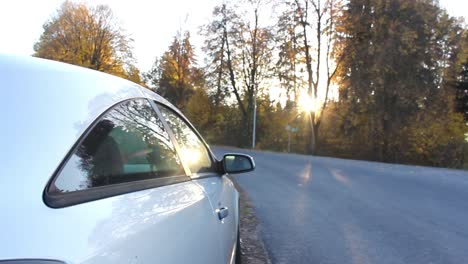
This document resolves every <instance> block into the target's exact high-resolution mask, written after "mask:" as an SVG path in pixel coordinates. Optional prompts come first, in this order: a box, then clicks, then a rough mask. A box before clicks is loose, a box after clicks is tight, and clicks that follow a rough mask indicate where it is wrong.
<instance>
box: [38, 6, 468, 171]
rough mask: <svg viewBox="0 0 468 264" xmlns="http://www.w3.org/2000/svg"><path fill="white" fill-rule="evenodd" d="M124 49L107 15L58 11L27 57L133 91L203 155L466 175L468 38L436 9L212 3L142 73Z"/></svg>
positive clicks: (125, 38) (93, 9)
mask: <svg viewBox="0 0 468 264" xmlns="http://www.w3.org/2000/svg"><path fill="white" fill-rule="evenodd" d="M191 34H201V35H202V36H203V37H204V43H203V46H202V47H198V48H201V50H202V51H203V52H202V53H201V54H203V55H202V56H199V57H197V56H196V52H195V47H194V46H193V45H192V43H191ZM132 41H133V40H132V39H131V38H130V37H129V35H127V34H126V33H125V31H123V30H122V29H121V28H120V26H119V25H118V23H116V22H115V18H114V17H113V14H112V11H111V9H110V7H108V6H87V5H85V4H81V3H74V2H69V1H65V2H64V3H63V4H62V5H61V6H60V7H59V8H58V10H57V12H56V13H55V14H54V15H53V16H52V18H51V19H50V20H48V21H46V22H45V24H44V33H43V34H42V36H41V38H40V39H39V41H38V42H37V43H35V45H34V50H35V54H34V56H37V57H42V58H48V59H53V60H58V61H63V62H68V63H72V64H76V65H81V66H84V67H88V68H91V69H95V70H99V71H103V72H108V73H111V74H114V75H117V76H120V77H123V78H126V79H129V80H131V81H133V82H136V83H139V84H142V85H144V86H146V87H147V88H148V89H151V90H154V91H156V92H157V93H159V94H161V95H162V96H164V97H165V98H167V99H168V100H169V101H171V102H172V103H173V104H174V105H176V106H177V107H179V108H180V109H181V110H182V111H183V112H184V113H185V114H186V116H187V117H188V118H189V119H190V120H191V121H192V122H193V123H194V125H195V126H196V127H197V128H198V130H199V131H200V132H201V133H202V134H203V135H204V137H205V138H206V139H207V140H208V141H209V143H212V144H221V145H232V146H238V147H251V146H252V145H253V144H254V145H255V148H258V149H266V150H273V151H291V152H297V153H308V154H317V155H327V156H334V157H344V158H354V159H365V160H375V161H384V162H395V163H406V164H418V165H430V166H440V167H453V168H462V167H466V166H467V165H465V164H468V145H467V140H466V137H467V133H468V129H467V125H466V122H467V120H468V28H467V25H466V23H465V21H463V20H462V19H460V18H454V17H451V16H450V15H449V14H447V12H446V11H445V10H443V9H442V8H440V7H439V5H438V1H436V0H416V1H407V0H277V1H268V2H264V1H261V0H257V1H254V0H251V1H242V2H239V1H220V4H219V5H218V6H216V7H215V8H214V10H213V15H212V17H211V19H210V22H209V23H207V24H206V25H200V31H199V32H185V31H180V32H174V38H173V39H172V41H171V40H168V49H167V51H166V52H164V54H154V56H155V62H154V65H153V67H152V68H151V69H150V70H149V71H148V72H140V70H139V69H138V68H137V67H136V66H135V65H136V61H135V59H134V56H133V55H132ZM197 54H198V53H197ZM254 131H255V135H256V136H255V139H254V138H253V134H254V133H253V132H254Z"/></svg>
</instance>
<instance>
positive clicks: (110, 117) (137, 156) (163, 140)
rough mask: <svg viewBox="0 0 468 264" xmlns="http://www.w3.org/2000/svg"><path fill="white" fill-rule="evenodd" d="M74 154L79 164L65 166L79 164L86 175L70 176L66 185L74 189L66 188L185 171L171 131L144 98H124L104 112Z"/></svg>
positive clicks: (71, 163) (85, 186)
mask: <svg viewBox="0 0 468 264" xmlns="http://www.w3.org/2000/svg"><path fill="white" fill-rule="evenodd" d="M75 155H76V157H77V158H78V160H79V162H78V164H74V163H75V162H70V161H69V162H67V164H66V166H77V168H76V169H78V170H79V171H80V172H81V173H80V174H81V177H83V178H84V179H82V180H81V181H80V182H81V183H79V184H77V183H76V182H77V181H76V180H75V181H73V180H69V181H68V182H67V184H65V185H67V186H69V185H70V184H71V185H74V189H72V188H70V187H66V188H64V189H65V191H75V190H82V189H87V188H91V187H96V186H103V185H109V184H115V183H121V182H128V181H136V180H144V179H150V178H157V177H166V176H171V175H180V174H183V169H182V166H181V163H180V161H179V159H178V157H177V155H176V153H175V149H174V146H173V145H172V142H171V141H170V138H169V135H168V134H167V132H166V131H165V129H164V126H163V124H162V123H161V121H160V120H159V119H158V118H157V116H156V114H155V112H154V110H153V108H152V107H151V105H150V104H149V102H148V101H146V100H144V99H139V100H133V101H126V102H123V103H121V104H119V105H117V106H116V107H114V108H113V109H112V110H111V111H110V112H108V113H107V114H106V115H104V116H103V118H102V119H101V120H100V121H99V122H98V123H97V124H96V125H95V126H94V128H93V129H92V130H91V132H90V133H89V134H88V135H87V136H86V138H85V139H84V140H83V142H82V143H81V145H80V146H79V147H78V148H77V149H76V151H75ZM75 171H76V170H75ZM72 174H74V173H72ZM60 177H77V176H76V175H61V176H60ZM65 180H66V179H65ZM57 187H58V189H61V188H60V186H57Z"/></svg>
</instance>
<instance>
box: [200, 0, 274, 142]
mask: <svg viewBox="0 0 468 264" xmlns="http://www.w3.org/2000/svg"><path fill="white" fill-rule="evenodd" d="M246 7H247V8H248V9H247V10H245V13H246V14H245V15H240V13H241V12H242V11H239V8H236V10H235V9H234V8H233V7H230V6H228V4H227V3H225V4H223V5H221V6H219V7H216V8H215V9H214V12H213V14H214V19H213V20H212V21H211V22H210V23H209V24H208V25H206V26H204V27H203V29H202V32H203V34H204V35H205V36H207V39H206V41H205V47H204V50H205V52H207V55H208V66H207V72H208V76H209V79H208V80H209V81H208V84H209V85H210V86H211V87H213V86H214V87H216V88H215V89H213V88H211V89H210V90H215V91H216V94H217V95H216V97H215V103H216V104H218V105H219V101H220V97H219V96H218V95H221V94H222V93H223V92H225V94H224V95H223V97H230V96H231V95H232V96H233V97H234V98H235V102H236V103H237V107H238V108H239V110H240V112H241V116H242V122H241V125H242V129H241V132H242V135H241V137H240V142H239V145H242V146H246V145H248V144H249V143H250V140H251V137H250V135H251V134H252V132H253V131H252V130H253V126H252V122H253V120H252V117H253V114H254V112H255V109H254V108H255V102H254V101H255V96H256V94H257V91H258V90H259V85H260V83H261V81H262V80H263V78H265V77H266V76H267V75H268V71H269V69H270V59H271V40H272V35H271V32H270V30H269V29H268V28H266V27H262V26H261V25H260V23H259V10H260V8H261V7H262V6H261V3H260V2H259V1H256V2H255V1H254V2H249V5H246ZM249 15H251V17H252V19H251V20H250V19H241V18H246V17H248V16H249ZM227 85H228V86H229V88H227ZM227 91H229V92H227Z"/></svg>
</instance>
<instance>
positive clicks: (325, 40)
mask: <svg viewBox="0 0 468 264" xmlns="http://www.w3.org/2000/svg"><path fill="white" fill-rule="evenodd" d="M341 9H342V5H341V1H339V0H325V1H323V0H294V1H286V2H285V9H284V12H283V13H282V14H281V16H280V17H279V20H278V23H277V28H278V30H279V31H278V33H279V34H277V35H278V36H279V37H280V41H279V44H280V45H279V51H280V53H279V61H278V66H279V68H278V70H279V71H280V75H279V77H280V80H281V83H282V84H283V85H284V84H286V85H291V84H288V83H289V82H291V80H292V85H293V87H296V88H294V90H296V89H298V88H297V87H298V86H297V84H298V82H297V73H296V69H297V68H301V69H304V68H305V77H306V78H307V82H306V84H307V85H306V91H307V94H308V97H309V100H308V101H310V104H314V105H315V106H310V107H308V108H310V112H309V121H308V122H309V125H310V129H309V152H310V153H316V152H317V145H318V144H317V143H318V138H319V134H318V133H319V127H320V124H321V121H322V116H321V115H320V112H323V111H324V110H325V108H326V106H327V103H328V96H329V92H330V86H331V85H332V81H333V79H334V77H335V73H336V67H337V66H336V65H337V64H339V63H340V61H341V55H340V54H339V52H338V51H339V50H337V49H335V48H334V43H335V39H336V36H335V26H336V18H337V16H338V15H339V14H340V12H341ZM287 89H288V90H287V91H289V90H290V89H291V88H287ZM287 93H289V92H287ZM298 99H300V98H298V96H297V92H296V100H298Z"/></svg>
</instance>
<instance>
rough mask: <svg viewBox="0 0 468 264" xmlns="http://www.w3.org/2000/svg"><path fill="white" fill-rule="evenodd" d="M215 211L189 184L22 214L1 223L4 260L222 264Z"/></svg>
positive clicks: (43, 208)
mask: <svg viewBox="0 0 468 264" xmlns="http://www.w3.org/2000/svg"><path fill="white" fill-rule="evenodd" d="M17 209H20V208H17ZM210 211H211V205H210V202H209V200H208V197H207V196H206V194H205V193H204V192H203V190H202V189H201V188H200V187H199V186H197V185H196V184H194V183H193V182H190V181H189V182H184V183H179V184H174V185H169V186H163V187H159V188H155V189H150V190H143V191H139V192H134V193H129V194H125V195H120V196H115V197H111V198H108V199H102V200H97V201H94V202H90V203H84V204H79V205H75V206H71V207H66V208H61V209H51V208H47V207H40V208H36V209H35V210H33V211H24V210H18V211H17V212H16V214H15V217H14V218H13V217H7V218H6V219H2V221H1V222H2V227H3V228H2V229H3V230H2V236H0V245H1V246H2V249H1V250H0V259H10V258H18V256H21V257H22V258H45V259H47V258H51V259H60V260H64V261H67V263H89V264H99V263H153V262H154V261H155V260H157V262H158V263H221V262H220V259H221V256H220V254H221V250H220V249H218V248H219V233H218V230H217V228H216V225H217V219H216V218H215V217H207V214H206V212H210ZM175 252H178V254H174V253H175Z"/></svg>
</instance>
